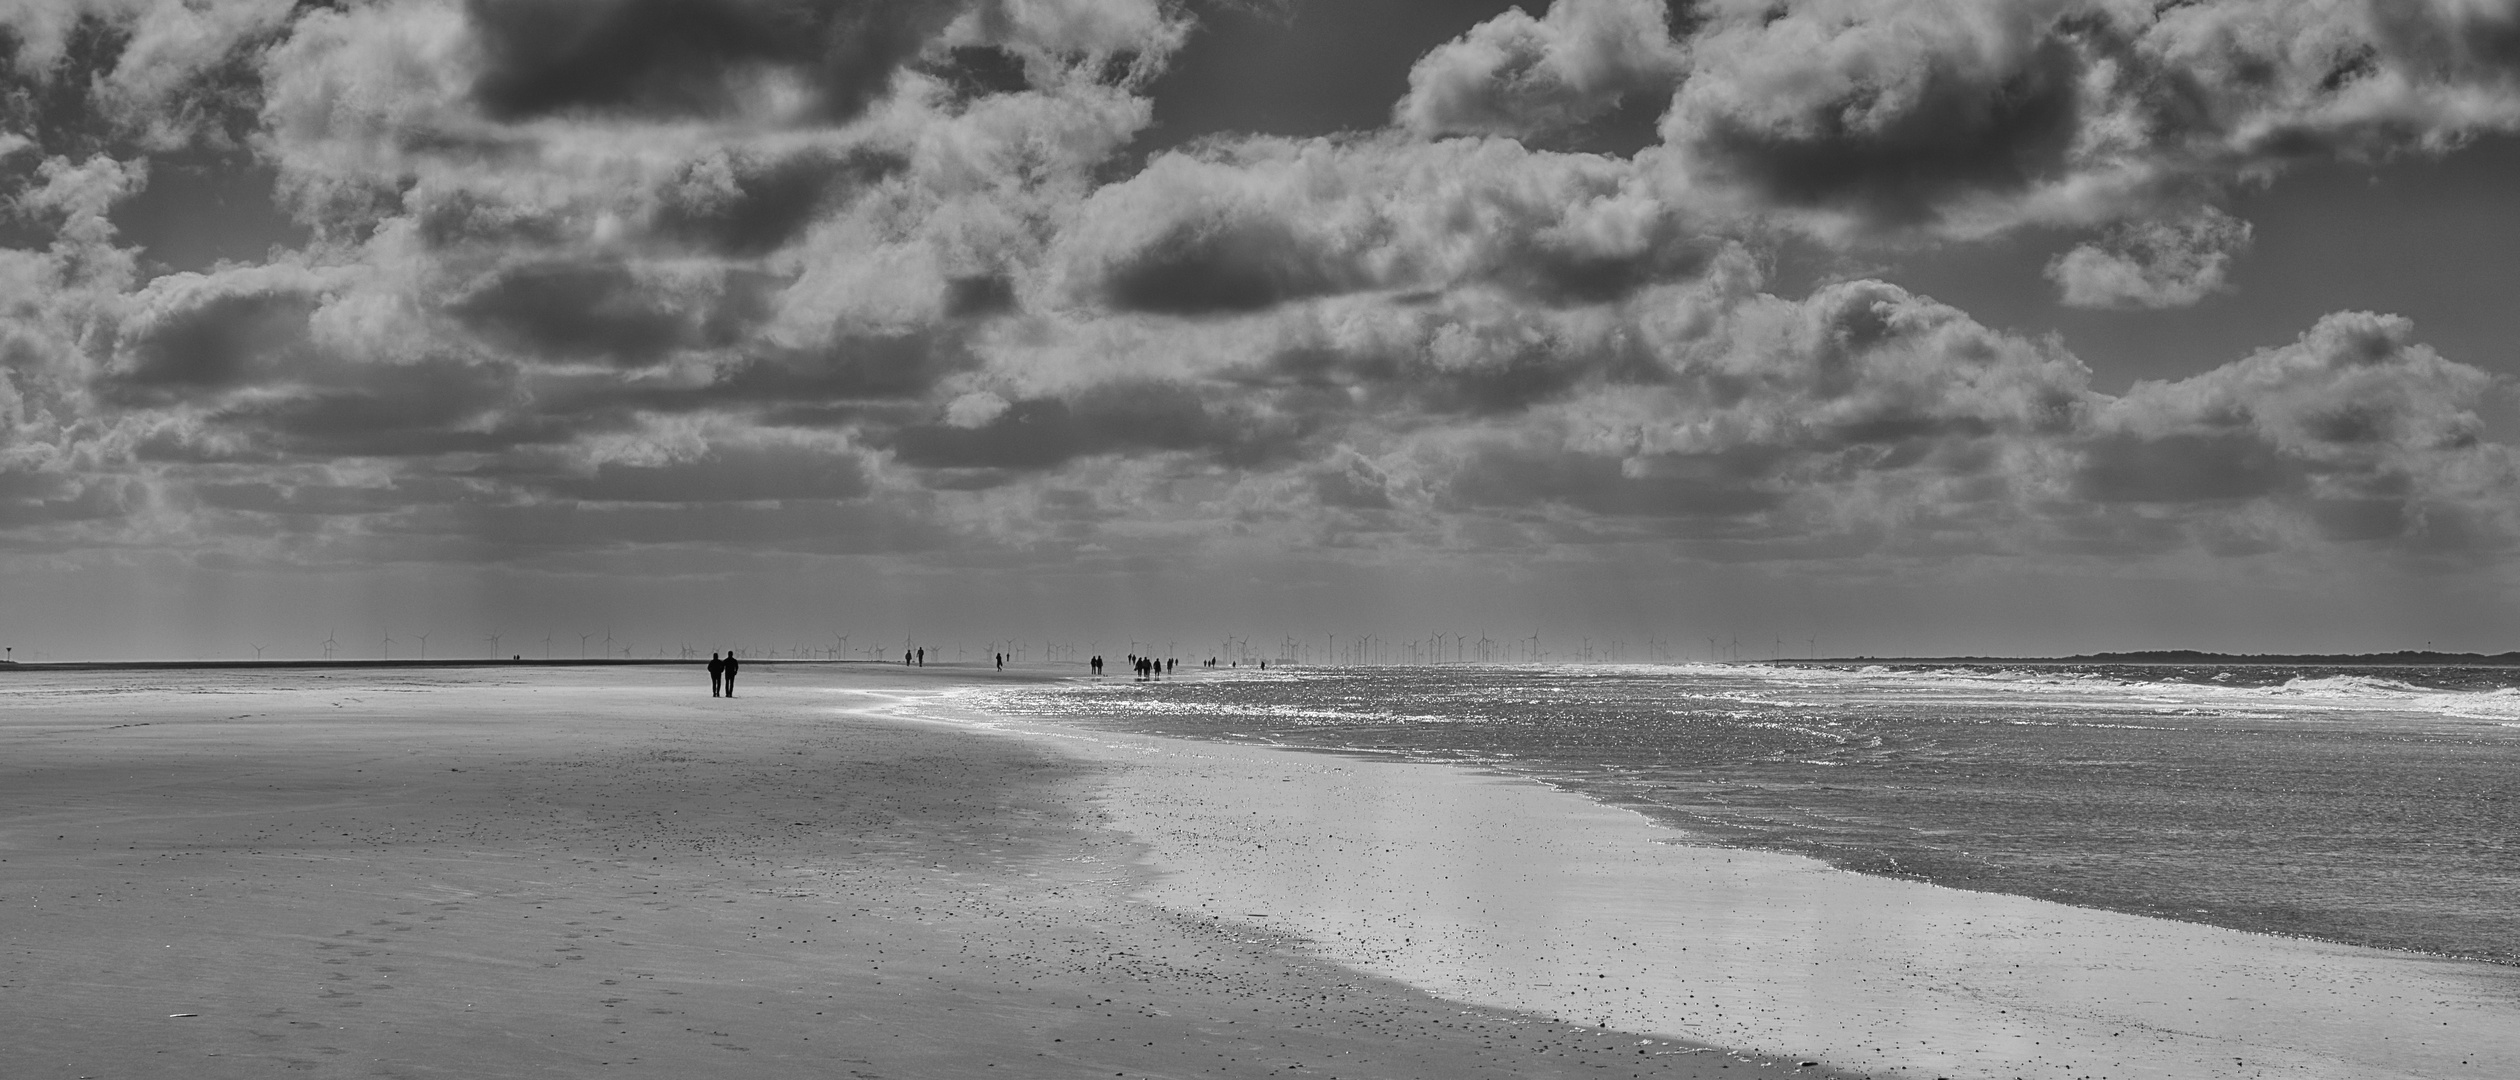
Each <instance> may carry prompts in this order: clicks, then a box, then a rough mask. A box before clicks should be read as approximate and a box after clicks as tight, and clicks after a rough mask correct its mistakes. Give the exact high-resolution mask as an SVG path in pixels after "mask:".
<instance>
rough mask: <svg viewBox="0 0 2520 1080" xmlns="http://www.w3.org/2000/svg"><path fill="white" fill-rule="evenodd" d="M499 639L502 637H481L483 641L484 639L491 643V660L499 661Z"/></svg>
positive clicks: (496, 635)
mask: <svg viewBox="0 0 2520 1080" xmlns="http://www.w3.org/2000/svg"><path fill="white" fill-rule="evenodd" d="M499 637H500V635H498V634H483V635H481V639H482V640H483V641H487V642H489V643H490V658H491V659H493V660H496V659H498V658H499Z"/></svg>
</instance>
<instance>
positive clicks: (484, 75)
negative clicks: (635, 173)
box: [466, 0, 964, 122]
mask: <svg viewBox="0 0 2520 1080" xmlns="http://www.w3.org/2000/svg"><path fill="white" fill-rule="evenodd" d="M963 6H964V5H963V4H962V3H960V2H957V0H858V2H854V3H842V4H828V3H812V2H809V0H469V2H468V3H467V5H466V14H467V15H468V16H469V18H470V20H471V23H472V25H473V27H474V28H475V30H476V32H477V33H478V35H479V40H480V43H481V49H482V52H483V56H484V61H485V62H484V65H483V68H482V71H481V73H480V75H479V77H478V78H477V79H476V80H475V81H474V83H473V96H474V98H475V100H477V101H478V102H479V103H480V105H481V107H482V110H483V111H484V112H485V113H487V114H488V115H489V116H491V117H492V118H494V119H499V120H510V121H513V120H522V119H530V118H534V117H539V116H548V115H553V114H558V113H568V112H581V111H582V112H588V113H596V114H628V115H636V116H651V117H708V116H719V115H724V114H727V113H731V112H735V111H738V110H744V109H747V108H752V109H758V108H761V107H763V106H767V107H769V108H771V109H776V110H779V111H793V112H794V113H795V114H797V115H796V117H795V118H796V119H798V120H810V121H820V122H830V121H845V120H848V119H851V118H854V117H856V116H857V115H858V114H860V113H862V112H864V111H865V110H866V108H867V107H868V106H869V105H870V104H871V103H872V102H873V101H874V100H875V98H876V97H877V96H878V95H880V94H881V93H882V92H883V91H884V90H885V88H886V86H887V85H888V84H889V83H890V82H891V79H892V76H893V73H894V71H895V70H896V69H898V68H899V67H900V66H901V65H902V64H903V63H904V62H905V61H907V60H908V59H910V58H911V57H913V56H915V55H917V53H918V52H919V50H920V49H921V48H922V47H923V46H924V45H926V43H927V42H928V40H929V39H930V38H931V37H933V36H934V35H936V34H937V33H938V32H939V31H941V30H943V29H945V27H946V26H947V25H948V24H949V23H951V22H952V21H953V19H954V17H955V16H956V15H958V14H960V12H961V9H962V7H963ZM789 96H793V97H796V98H799V99H801V100H800V101H799V102H798V103H797V104H796V105H794V106H787V107H785V108H782V106H783V105H784V102H783V101H782V99H783V98H786V97H789Z"/></svg>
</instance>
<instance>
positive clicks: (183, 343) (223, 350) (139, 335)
mask: <svg viewBox="0 0 2520 1080" xmlns="http://www.w3.org/2000/svg"><path fill="white" fill-rule="evenodd" d="M316 304H317V300H316V298H315V297H313V296H310V295H307V294H306V293H303V292H300V291H296V290H288V291H277V292H242V293H228V294H223V295H214V296H210V297H207V298H205V299H203V300H201V301H200V302H198V303H194V304H191V305H188V306H185V307H183V308H181V309H178V310H175V311H171V312H167V313H165V314H163V315H161V316H159V317H158V318H156V319H155V320H153V321H151V322H149V323H146V324H144V325H142V326H140V327H138V328H137V329H136V330H135V331H134V332H132V333H131V334H130V336H129V337H128V338H127V339H126V344H125V350H126V351H125V356H126V358H127V363H128V366H127V367H126V368H124V369H123V370H121V371H120V372H118V373H117V374H118V376H119V378H118V380H117V381H118V382H119V383H121V384H122V388H125V389H127V391H129V392H135V393H146V392H149V391H166V392H183V391H216V390H224V389H228V388H231V387H235V386H239V385H243V384H244V383H246V382H248V381H250V379H251V377H252V376H253V374H254V372H255V369H256V367H257V366H258V365H263V364H265V363H266V362H267V361H271V360H273V359H275V358H276V356H277V355H285V354H286V353H287V352H288V351H290V350H292V349H295V348H297V347H299V346H301V345H303V344H304V343H305V340H306V319H307V316H308V315H311V314H313V313H314V311H315V307H316ZM266 370H268V368H266Z"/></svg>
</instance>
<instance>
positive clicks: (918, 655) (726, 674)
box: [709, 648, 1269, 697]
mask: <svg viewBox="0 0 2520 1080" xmlns="http://www.w3.org/2000/svg"><path fill="white" fill-rule="evenodd" d="M989 658H990V659H991V660H994V661H996V663H997V669H998V670H999V671H1004V670H1006V654H1005V653H1002V652H1000V653H991V654H989ZM901 663H902V666H904V667H911V666H917V667H926V666H927V650H926V649H925V648H913V649H908V650H905V651H903V652H902V654H901ZM1129 663H1130V665H1131V666H1132V667H1134V668H1135V669H1136V671H1137V677H1138V678H1139V679H1140V680H1141V681H1143V680H1146V679H1152V678H1155V677H1157V676H1160V675H1164V674H1166V673H1168V672H1171V671H1173V670H1174V669H1176V668H1178V667H1180V666H1181V661H1179V660H1158V659H1156V658H1154V657H1152V656H1139V655H1137V654H1135V653H1131V654H1129ZM1086 665H1087V666H1088V667H1089V668H1090V669H1092V671H1093V673H1094V674H1096V675H1100V674H1102V673H1103V658H1102V657H1101V656H1099V655H1097V656H1095V657H1093V658H1092V659H1090V660H1087V661H1086ZM1216 665H1217V661H1215V660H1213V659H1210V660H1209V661H1208V662H1207V666H1209V667H1215V666H1216ZM741 666H742V664H741V663H740V662H739V661H737V660H736V659H735V651H734V650H732V649H729V650H727V651H726V655H724V656H720V655H718V654H717V653H710V654H709V696H710V697H734V696H735V672H736V670H737V669H738V668H740V667H741ZM1260 666H1261V667H1262V668H1264V669H1265V668H1267V667H1268V666H1269V665H1268V662H1267V661H1265V660H1264V661H1262V662H1261V663H1260Z"/></svg>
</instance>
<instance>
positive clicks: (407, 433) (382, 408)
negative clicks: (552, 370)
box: [197, 359, 618, 459]
mask: <svg viewBox="0 0 2520 1080" xmlns="http://www.w3.org/2000/svg"><path fill="white" fill-rule="evenodd" d="M305 375H306V376H307V385H304V386H301V387H298V388H295V389H293V390H292V391H290V392H288V393H284V394H272V395H261V396H256V397H253V398H250V399H246V400H243V401H239V402H237V403H235V404H232V405H230V406H228V407H226V408H224V409H221V410H219V411H217V412H214V413H211V414H209V415H208V416H207V417H206V419H205V424H206V430H204V431H203V432H201V433H200V437H199V440H197V441H202V442H206V443H207V445H208V446H210V447H219V446H226V447H242V448H245V449H246V450H247V451H248V452H254V451H264V452H277V453H280V454H283V455H286V456H289V457H298V458H318V459H320V458H324V457H334V456H348V457H399V458H419V459H425V458H431V457H435V456H437V455H442V454H463V453H493V452H498V451H503V450H509V449H513V448H516V447H520V446H534V445H540V444H549V443H555V442H564V441H567V440H569V439H571V438H574V437H576V436H578V435H580V434H583V433H591V432H596V431H601V430H604V428H605V425H603V424H600V423H587V422H584V421H582V420H580V421H577V422H574V423H573V422H571V419H570V418H566V417H561V416H554V415H548V414H544V413H541V412H538V411H533V410H527V409H523V408H519V406H521V405H523V404H524V400H523V398H522V396H521V395H520V394H519V393H518V391H517V384H516V372H515V370H514V369H513V368H511V367H509V366H507V365H503V364H490V363H473V362H467V361H461V360H452V359H439V360H428V361H422V362H417V363H407V364H344V365H338V366H333V367H330V368H326V369H321V370H310V371H308V372H306V373H305ZM614 423H615V424H616V425H617V424H618V421H615V422H614Z"/></svg>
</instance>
